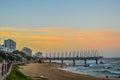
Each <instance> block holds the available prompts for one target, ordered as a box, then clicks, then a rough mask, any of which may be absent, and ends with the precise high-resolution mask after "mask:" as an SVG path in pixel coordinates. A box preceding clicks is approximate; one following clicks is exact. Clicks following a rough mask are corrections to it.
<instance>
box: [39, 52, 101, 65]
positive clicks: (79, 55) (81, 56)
mask: <svg viewBox="0 0 120 80" xmlns="http://www.w3.org/2000/svg"><path fill="white" fill-rule="evenodd" d="M48 54H49V55H48ZM100 58H102V57H101V56H99V55H98V50H92V51H90V50H89V51H80V52H79V51H78V52H75V51H74V52H69V53H67V52H66V53H63V52H62V53H46V56H45V57H44V56H43V57H41V60H48V61H49V62H51V61H52V60H60V61H61V63H62V64H63V63H64V60H72V61H73V66H75V65H76V64H75V61H76V60H84V66H88V64H87V60H95V61H96V64H98V60H99V59H100Z"/></svg>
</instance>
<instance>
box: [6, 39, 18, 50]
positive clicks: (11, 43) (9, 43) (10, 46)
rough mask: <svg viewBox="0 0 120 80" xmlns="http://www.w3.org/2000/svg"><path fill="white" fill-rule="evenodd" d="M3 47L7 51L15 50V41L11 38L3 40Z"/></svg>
mask: <svg viewBox="0 0 120 80" xmlns="http://www.w3.org/2000/svg"><path fill="white" fill-rule="evenodd" d="M4 47H5V48H7V49H8V52H13V51H15V50H16V42H15V41H13V40H12V39H8V40H4Z"/></svg>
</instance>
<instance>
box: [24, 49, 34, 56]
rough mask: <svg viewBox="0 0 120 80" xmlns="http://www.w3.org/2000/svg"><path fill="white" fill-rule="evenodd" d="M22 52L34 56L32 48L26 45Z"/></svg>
mask: <svg viewBox="0 0 120 80" xmlns="http://www.w3.org/2000/svg"><path fill="white" fill-rule="evenodd" d="M22 52H24V53H25V54H26V55H28V56H32V50H31V49H30V48H27V47H24V48H23V49H22Z"/></svg>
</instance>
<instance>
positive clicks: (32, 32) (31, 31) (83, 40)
mask: <svg viewBox="0 0 120 80" xmlns="http://www.w3.org/2000/svg"><path fill="white" fill-rule="evenodd" d="M0 37H1V38H2V39H8V38H11V39H14V40H15V41H16V42H17V48H18V49H21V48H23V47H24V46H27V47H30V48H32V49H33V51H34V52H36V51H60V50H62V51H70V50H79V49H81V48H82V49H85V48H86V49H91V48H92V49H111V48H117V49H118V48H120V43H119V41H120V31H92V30H89V31H88V30H87V29H80V28H55V27H47V28H0Z"/></svg>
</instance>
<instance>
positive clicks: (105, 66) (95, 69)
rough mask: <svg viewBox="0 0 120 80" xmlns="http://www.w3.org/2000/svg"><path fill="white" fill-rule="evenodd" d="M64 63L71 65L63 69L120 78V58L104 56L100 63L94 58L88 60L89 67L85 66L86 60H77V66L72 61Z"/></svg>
mask: <svg viewBox="0 0 120 80" xmlns="http://www.w3.org/2000/svg"><path fill="white" fill-rule="evenodd" d="M58 62H59V61H58ZM64 63H66V64H67V65H70V66H68V67H65V68H62V70H66V71H70V72H74V73H80V74H86V75H91V76H95V77H100V78H111V79H115V80H120V58H102V59H100V60H99V64H96V63H95V61H93V60H90V61H89V60H88V61H87V63H88V65H89V66H88V67H84V66H83V64H84V61H82V60H78V61H76V65H77V66H72V61H64Z"/></svg>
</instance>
